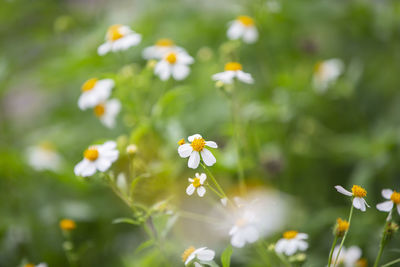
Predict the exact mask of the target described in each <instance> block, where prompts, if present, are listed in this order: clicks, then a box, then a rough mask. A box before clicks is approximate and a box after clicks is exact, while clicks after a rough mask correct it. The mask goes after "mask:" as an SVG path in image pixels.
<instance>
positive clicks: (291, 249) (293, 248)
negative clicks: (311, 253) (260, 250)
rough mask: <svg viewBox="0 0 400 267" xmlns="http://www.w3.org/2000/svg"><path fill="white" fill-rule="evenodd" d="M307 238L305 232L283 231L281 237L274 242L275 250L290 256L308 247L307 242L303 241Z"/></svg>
mask: <svg viewBox="0 0 400 267" xmlns="http://www.w3.org/2000/svg"><path fill="white" fill-rule="evenodd" d="M307 238H308V235H307V234H304V233H299V232H297V231H294V230H290V231H286V232H284V233H283V238H281V239H279V240H278V242H277V243H276V245H275V251H276V253H280V254H281V253H283V254H285V255H287V256H291V255H293V254H295V253H296V252H297V251H305V250H306V249H307V248H308V243H307V242H306V241H305V239H307Z"/></svg>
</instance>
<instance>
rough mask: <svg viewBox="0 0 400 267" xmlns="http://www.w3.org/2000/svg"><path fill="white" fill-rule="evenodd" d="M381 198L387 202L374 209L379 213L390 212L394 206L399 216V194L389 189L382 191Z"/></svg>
mask: <svg viewBox="0 0 400 267" xmlns="http://www.w3.org/2000/svg"><path fill="white" fill-rule="evenodd" d="M382 196H383V197H384V198H386V199H388V201H385V202H382V203H379V204H378V205H376V208H377V209H378V210H380V211H385V212H390V211H391V210H392V209H393V206H394V205H396V208H397V212H398V213H399V215H400V192H396V191H393V190H391V189H383V190H382Z"/></svg>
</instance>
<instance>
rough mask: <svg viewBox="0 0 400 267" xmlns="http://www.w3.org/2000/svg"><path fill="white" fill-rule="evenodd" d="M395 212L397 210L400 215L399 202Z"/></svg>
mask: <svg viewBox="0 0 400 267" xmlns="http://www.w3.org/2000/svg"><path fill="white" fill-rule="evenodd" d="M397 212H398V213H399V215H400V204H397Z"/></svg>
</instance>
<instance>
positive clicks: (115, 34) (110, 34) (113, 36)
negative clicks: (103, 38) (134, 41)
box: [107, 24, 124, 42]
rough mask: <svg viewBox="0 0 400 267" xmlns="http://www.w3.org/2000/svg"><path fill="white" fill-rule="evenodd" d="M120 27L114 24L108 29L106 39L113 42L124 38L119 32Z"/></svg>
mask: <svg viewBox="0 0 400 267" xmlns="http://www.w3.org/2000/svg"><path fill="white" fill-rule="evenodd" d="M121 26H122V25H121V24H115V25H112V26H110V27H109V28H108V30H107V39H108V40H109V41H111V42H114V41H116V40H118V39H120V38H122V37H124V35H123V34H122V33H121V32H120V31H119V30H120V28H121Z"/></svg>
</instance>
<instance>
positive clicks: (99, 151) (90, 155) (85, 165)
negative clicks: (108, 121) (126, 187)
mask: <svg viewBox="0 0 400 267" xmlns="http://www.w3.org/2000/svg"><path fill="white" fill-rule="evenodd" d="M116 147H117V144H116V143H115V142H114V141H108V142H105V143H104V144H102V145H94V146H90V147H89V148H88V149H86V150H85V152H83V160H82V161H81V162H79V163H78V164H77V165H76V166H75V168H74V172H75V175H79V176H83V177H87V176H91V175H93V174H95V172H96V170H99V171H101V172H105V171H106V170H108V169H109V168H110V167H111V164H112V163H113V162H114V161H116V160H117V159H118V154H119V152H118V150H117V149H116Z"/></svg>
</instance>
